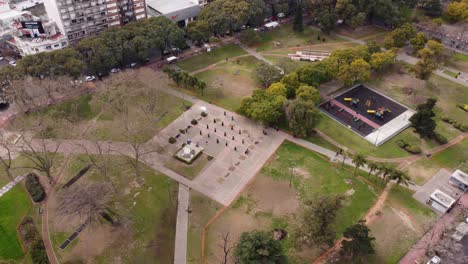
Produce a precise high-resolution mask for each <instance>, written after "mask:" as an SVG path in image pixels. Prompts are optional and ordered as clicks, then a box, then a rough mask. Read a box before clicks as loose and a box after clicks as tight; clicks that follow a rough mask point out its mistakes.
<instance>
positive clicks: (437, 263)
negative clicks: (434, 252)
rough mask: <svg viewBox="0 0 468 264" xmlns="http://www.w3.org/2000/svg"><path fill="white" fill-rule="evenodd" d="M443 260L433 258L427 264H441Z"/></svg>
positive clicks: (436, 257)
mask: <svg viewBox="0 0 468 264" xmlns="http://www.w3.org/2000/svg"><path fill="white" fill-rule="evenodd" d="M440 263H441V260H440V258H439V257H438V256H433V257H432V258H431V259H430V260H429V261H428V262H427V263H426V264H440Z"/></svg>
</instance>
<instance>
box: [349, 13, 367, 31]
mask: <svg viewBox="0 0 468 264" xmlns="http://www.w3.org/2000/svg"><path fill="white" fill-rule="evenodd" d="M365 21H366V13H364V12H359V13H357V14H356V15H355V16H353V17H351V18H350V19H349V22H347V24H348V25H349V26H350V27H352V28H354V29H355V28H358V27H361V26H363V25H364V23H365Z"/></svg>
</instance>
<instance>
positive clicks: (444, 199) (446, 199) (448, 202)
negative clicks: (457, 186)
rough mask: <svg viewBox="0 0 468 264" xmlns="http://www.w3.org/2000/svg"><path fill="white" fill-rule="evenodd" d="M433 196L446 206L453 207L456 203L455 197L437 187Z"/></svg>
mask: <svg viewBox="0 0 468 264" xmlns="http://www.w3.org/2000/svg"><path fill="white" fill-rule="evenodd" d="M431 198H432V199H433V200H434V201H436V202H438V203H440V204H441V205H443V206H445V207H446V208H449V207H451V206H452V205H453V204H454V203H455V199H453V198H452V197H450V196H448V195H447V194H445V193H443V192H442V191H441V190H439V189H437V190H435V191H434V192H433V193H432V194H431Z"/></svg>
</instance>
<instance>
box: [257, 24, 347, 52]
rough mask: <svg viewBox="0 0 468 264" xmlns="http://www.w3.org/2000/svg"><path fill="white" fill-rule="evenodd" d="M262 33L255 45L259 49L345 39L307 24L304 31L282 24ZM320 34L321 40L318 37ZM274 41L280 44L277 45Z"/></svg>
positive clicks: (264, 49)
mask: <svg viewBox="0 0 468 264" xmlns="http://www.w3.org/2000/svg"><path fill="white" fill-rule="evenodd" d="M260 35H261V41H260V43H259V44H256V45H254V47H255V48H256V49H257V51H268V50H273V49H278V48H287V47H294V46H304V45H312V44H323V43H330V42H341V41H344V40H343V39H341V38H339V37H336V36H332V35H325V34H323V33H322V32H320V31H318V30H316V29H314V28H312V27H309V26H305V27H304V31H303V32H301V33H298V32H295V31H294V30H293V29H292V24H284V25H281V26H280V27H279V28H276V29H272V30H269V31H268V32H265V33H260ZM318 36H320V38H321V40H318V39H317V37H318ZM323 39H325V41H323ZM274 42H275V43H276V44H279V45H276V44H275V43H274Z"/></svg>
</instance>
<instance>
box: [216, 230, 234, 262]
mask: <svg viewBox="0 0 468 264" xmlns="http://www.w3.org/2000/svg"><path fill="white" fill-rule="evenodd" d="M221 239H222V241H221V244H219V245H218V247H220V248H221V249H222V250H223V257H222V258H221V259H219V258H218V259H219V261H220V262H221V263H222V264H228V262H229V256H230V253H231V251H232V250H233V249H234V248H235V247H236V244H235V243H231V241H230V237H229V232H226V233H224V234H222V235H221Z"/></svg>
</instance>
